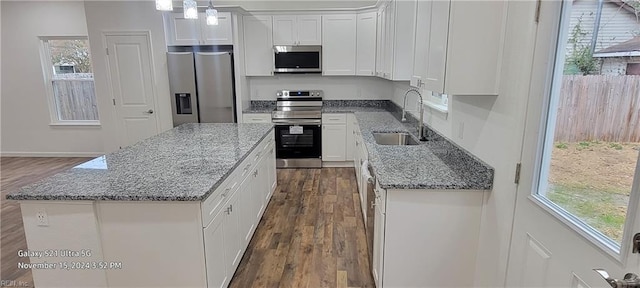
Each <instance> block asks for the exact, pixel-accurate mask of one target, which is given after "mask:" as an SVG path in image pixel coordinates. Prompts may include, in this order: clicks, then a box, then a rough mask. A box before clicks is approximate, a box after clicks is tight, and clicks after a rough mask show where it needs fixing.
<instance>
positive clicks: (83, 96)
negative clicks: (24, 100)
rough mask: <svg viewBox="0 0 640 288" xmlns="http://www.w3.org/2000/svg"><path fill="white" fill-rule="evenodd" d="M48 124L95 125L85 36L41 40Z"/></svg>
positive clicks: (89, 60) (92, 85)
mask: <svg viewBox="0 0 640 288" xmlns="http://www.w3.org/2000/svg"><path fill="white" fill-rule="evenodd" d="M40 40H41V59H42V68H43V74H44V80H45V85H46V89H47V96H48V101H49V110H50V113H51V124H52V125H99V124H100V122H99V121H98V119H99V118H98V106H97V101H96V93H95V87H94V81H93V70H92V67H91V57H90V55H89V41H88V40H87V37H42V38H40Z"/></svg>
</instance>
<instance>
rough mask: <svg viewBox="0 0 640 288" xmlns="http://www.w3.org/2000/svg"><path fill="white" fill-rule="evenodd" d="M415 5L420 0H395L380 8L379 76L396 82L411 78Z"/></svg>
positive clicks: (377, 67)
mask: <svg viewBox="0 0 640 288" xmlns="http://www.w3.org/2000/svg"><path fill="white" fill-rule="evenodd" d="M415 5H416V0H406V1H400V0H391V1H386V2H385V3H384V4H383V6H382V7H381V9H380V10H379V11H378V16H377V17H378V22H379V23H378V24H377V26H378V31H377V34H378V39H377V48H378V49H380V53H379V54H376V58H377V59H376V60H377V61H376V75H377V76H379V77H383V78H385V79H389V80H395V81H408V80H410V79H411V75H412V74H413V73H412V69H413V63H412V61H413V37H414V27H415V24H414V19H415ZM378 64H379V65H378Z"/></svg>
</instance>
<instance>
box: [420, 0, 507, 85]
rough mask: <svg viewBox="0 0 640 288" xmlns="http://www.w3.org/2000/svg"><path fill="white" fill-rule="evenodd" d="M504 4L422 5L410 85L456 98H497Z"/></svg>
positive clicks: (500, 2)
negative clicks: (493, 96) (457, 96)
mask: <svg viewBox="0 0 640 288" xmlns="http://www.w3.org/2000/svg"><path fill="white" fill-rule="evenodd" d="M505 6H506V2H504V1H464V3H461V2H460V1H418V3H417V7H416V15H417V18H416V19H417V20H416V36H415V42H414V46H415V47H414V48H415V50H414V51H415V53H414V66H413V69H412V70H413V73H412V74H413V75H412V77H411V85H412V86H414V87H418V88H421V89H424V90H428V91H432V92H437V93H444V94H451V95H497V94H498V85H499V76H500V62H501V61H500V60H501V58H502V47H503V43H504V38H503V36H504V28H505V26H504V25H505V19H504V18H505V11H506V7H505Z"/></svg>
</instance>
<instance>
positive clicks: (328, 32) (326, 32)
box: [322, 14, 356, 75]
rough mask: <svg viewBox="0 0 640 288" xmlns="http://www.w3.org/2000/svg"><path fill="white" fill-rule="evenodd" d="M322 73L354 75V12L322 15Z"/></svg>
mask: <svg viewBox="0 0 640 288" xmlns="http://www.w3.org/2000/svg"><path fill="white" fill-rule="evenodd" d="M322 74H323V75H356V14H335V15H325V16H323V17H322Z"/></svg>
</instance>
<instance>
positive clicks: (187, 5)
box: [182, 0, 198, 19]
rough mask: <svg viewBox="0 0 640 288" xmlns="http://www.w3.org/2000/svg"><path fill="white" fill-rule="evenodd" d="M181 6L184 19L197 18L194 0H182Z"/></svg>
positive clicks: (196, 5)
mask: <svg viewBox="0 0 640 288" xmlns="http://www.w3.org/2000/svg"><path fill="white" fill-rule="evenodd" d="M182 8H183V9H184V18H185V19H198V2H196V0H184V1H183V2H182Z"/></svg>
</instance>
